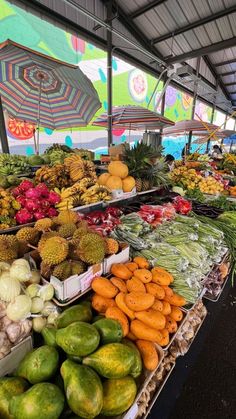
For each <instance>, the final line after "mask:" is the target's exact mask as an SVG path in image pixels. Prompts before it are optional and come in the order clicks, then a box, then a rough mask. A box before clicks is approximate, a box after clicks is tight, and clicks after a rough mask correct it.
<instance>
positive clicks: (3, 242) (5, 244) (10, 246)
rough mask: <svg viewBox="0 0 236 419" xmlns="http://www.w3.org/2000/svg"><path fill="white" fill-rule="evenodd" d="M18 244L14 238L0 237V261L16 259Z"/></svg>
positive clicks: (9, 236)
mask: <svg viewBox="0 0 236 419" xmlns="http://www.w3.org/2000/svg"><path fill="white" fill-rule="evenodd" d="M18 249H19V242H18V240H17V238H16V236H13V235H10V234H1V235H0V261H1V262H7V261H10V260H12V259H17V257H18Z"/></svg>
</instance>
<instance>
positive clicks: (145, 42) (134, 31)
mask: <svg viewBox="0 0 236 419" xmlns="http://www.w3.org/2000/svg"><path fill="white" fill-rule="evenodd" d="M110 1H111V0H101V2H102V3H103V4H104V5H105V6H106V7H107V6H108V3H109V2H110ZM113 10H114V13H117V18H118V19H119V21H120V22H121V23H122V25H123V26H124V27H125V28H126V29H127V30H128V31H129V32H130V34H131V35H133V36H134V38H135V39H136V41H138V42H139V43H140V45H142V46H143V47H144V48H146V50H147V51H149V52H151V53H152V54H154V55H156V56H157V58H159V59H161V60H162V61H164V60H163V56H162V55H161V53H160V52H159V51H157V49H156V48H155V47H153V46H152V45H151V44H150V40H149V39H148V38H147V37H146V36H145V34H144V33H143V32H142V31H141V30H140V28H139V27H138V26H136V24H135V23H134V22H133V21H132V19H131V18H130V17H129V16H128V15H126V13H125V12H124V10H123V9H122V8H121V7H120V6H118V4H117V3H116V2H115V1H113Z"/></svg>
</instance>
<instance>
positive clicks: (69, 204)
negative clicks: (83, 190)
mask: <svg viewBox="0 0 236 419" xmlns="http://www.w3.org/2000/svg"><path fill="white" fill-rule="evenodd" d="M80 195H81V194H80V193H78V194H75V195H73V196H69V197H68V198H65V199H63V201H61V202H59V204H57V205H55V206H56V209H57V210H58V211H63V210H66V209H72V208H74V207H77V206H79V205H81V201H80Z"/></svg>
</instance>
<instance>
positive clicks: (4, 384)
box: [0, 377, 29, 419]
mask: <svg viewBox="0 0 236 419" xmlns="http://www.w3.org/2000/svg"><path fill="white" fill-rule="evenodd" d="M28 387H29V384H28V383H27V382H26V381H25V380H24V379H23V378H21V377H1V378H0V418H1V419H12V415H10V413H9V404H10V401H11V399H12V397H13V396H17V395H18V394H22V393H24V391H26V390H27V389H28Z"/></svg>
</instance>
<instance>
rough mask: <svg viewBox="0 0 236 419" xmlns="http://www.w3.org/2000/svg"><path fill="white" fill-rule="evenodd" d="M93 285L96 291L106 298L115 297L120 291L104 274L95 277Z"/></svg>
mask: <svg viewBox="0 0 236 419" xmlns="http://www.w3.org/2000/svg"><path fill="white" fill-rule="evenodd" d="M91 287H92V289H93V291H94V292H96V293H97V294H98V295H101V296H102V297H105V298H113V297H115V296H116V294H118V292H119V290H118V288H117V287H116V286H115V285H113V284H112V282H111V281H110V280H109V279H107V278H103V277H102V276H99V277H97V278H94V280H93V281H92V285H91Z"/></svg>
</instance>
